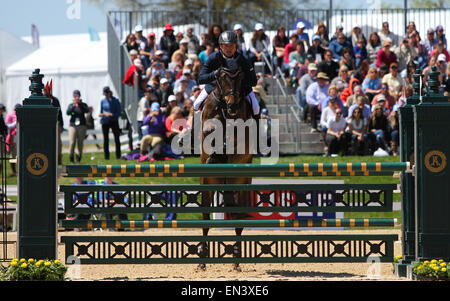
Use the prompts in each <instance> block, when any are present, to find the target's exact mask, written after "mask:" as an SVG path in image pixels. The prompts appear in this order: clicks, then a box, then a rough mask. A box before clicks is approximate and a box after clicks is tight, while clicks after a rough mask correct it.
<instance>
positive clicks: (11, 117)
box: [5, 111, 17, 131]
mask: <svg viewBox="0 0 450 301" xmlns="http://www.w3.org/2000/svg"><path fill="white" fill-rule="evenodd" d="M16 122H17V115H16V111H11V112H9V113H8V114H6V117H5V124H6V125H7V126H8V124H13V123H16ZM15 128H16V126H15V125H14V127H12V128H9V127H8V129H9V131H11V130H13V129H15Z"/></svg>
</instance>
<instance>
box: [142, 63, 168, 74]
mask: <svg viewBox="0 0 450 301" xmlns="http://www.w3.org/2000/svg"><path fill="white" fill-rule="evenodd" d="M164 71H165V69H164V63H163V62H161V61H160V60H153V62H152V64H151V65H150V67H149V68H147V70H146V71H145V75H146V77H147V78H152V77H153V76H156V75H158V76H159V77H160V78H163V77H165V72H164Z"/></svg>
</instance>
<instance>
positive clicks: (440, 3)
mask: <svg viewBox="0 0 450 301" xmlns="http://www.w3.org/2000/svg"><path fill="white" fill-rule="evenodd" d="M445 4H447V7H448V4H449V2H448V0H414V1H413V2H412V3H411V6H410V8H445V7H446V5H445Z"/></svg>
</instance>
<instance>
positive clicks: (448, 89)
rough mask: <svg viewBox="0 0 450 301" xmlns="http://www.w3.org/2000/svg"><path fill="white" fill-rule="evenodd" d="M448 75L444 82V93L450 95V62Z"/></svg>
mask: <svg viewBox="0 0 450 301" xmlns="http://www.w3.org/2000/svg"><path fill="white" fill-rule="evenodd" d="M446 74H447V76H446V79H445V82H444V95H445V96H450V64H447V72H446Z"/></svg>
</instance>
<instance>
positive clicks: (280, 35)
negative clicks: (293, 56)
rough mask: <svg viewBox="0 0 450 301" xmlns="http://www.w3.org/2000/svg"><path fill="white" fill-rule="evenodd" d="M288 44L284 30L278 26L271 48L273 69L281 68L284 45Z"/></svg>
mask: <svg viewBox="0 0 450 301" xmlns="http://www.w3.org/2000/svg"><path fill="white" fill-rule="evenodd" d="M288 43H289V38H288V37H287V36H286V30H285V29H284V27H282V26H280V27H278V29H277V34H276V36H275V37H274V38H273V40H272V46H273V51H272V54H273V59H272V61H273V62H274V67H275V68H276V67H280V68H281V67H282V66H283V63H284V62H283V61H284V51H285V47H286V45H287V44H288Z"/></svg>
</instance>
